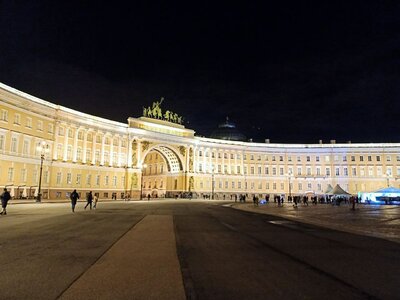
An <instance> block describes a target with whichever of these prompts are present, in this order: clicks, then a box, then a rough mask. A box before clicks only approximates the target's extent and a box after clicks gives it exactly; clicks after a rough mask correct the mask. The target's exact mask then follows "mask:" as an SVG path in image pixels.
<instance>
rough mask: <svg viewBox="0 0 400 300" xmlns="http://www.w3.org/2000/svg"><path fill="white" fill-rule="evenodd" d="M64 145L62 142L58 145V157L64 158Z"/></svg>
mask: <svg viewBox="0 0 400 300" xmlns="http://www.w3.org/2000/svg"><path fill="white" fill-rule="evenodd" d="M62 152H63V146H62V144H58V145H57V158H58V159H62V157H63V153H62Z"/></svg>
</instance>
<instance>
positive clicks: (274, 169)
mask: <svg viewBox="0 0 400 300" xmlns="http://www.w3.org/2000/svg"><path fill="white" fill-rule="evenodd" d="M272 175H276V168H275V167H273V168H272Z"/></svg>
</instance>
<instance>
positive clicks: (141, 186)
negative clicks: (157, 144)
mask: <svg viewBox="0 0 400 300" xmlns="http://www.w3.org/2000/svg"><path fill="white" fill-rule="evenodd" d="M146 167H147V165H146V164H143V165H142V167H141V168H140V169H141V170H142V172H141V176H140V200H142V199H143V172H144V170H145V169H146Z"/></svg>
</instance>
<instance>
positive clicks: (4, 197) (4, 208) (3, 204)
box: [0, 188, 11, 215]
mask: <svg viewBox="0 0 400 300" xmlns="http://www.w3.org/2000/svg"><path fill="white" fill-rule="evenodd" d="M0 198H1V207H2V211H1V213H0V215H6V214H7V204H8V200H10V199H11V195H10V193H9V192H8V191H7V188H4V191H3V193H2V194H1V196H0Z"/></svg>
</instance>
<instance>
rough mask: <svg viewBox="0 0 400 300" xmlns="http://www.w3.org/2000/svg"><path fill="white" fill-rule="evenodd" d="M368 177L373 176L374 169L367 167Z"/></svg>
mask: <svg viewBox="0 0 400 300" xmlns="http://www.w3.org/2000/svg"><path fill="white" fill-rule="evenodd" d="M368 176H374V167H368Z"/></svg>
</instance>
